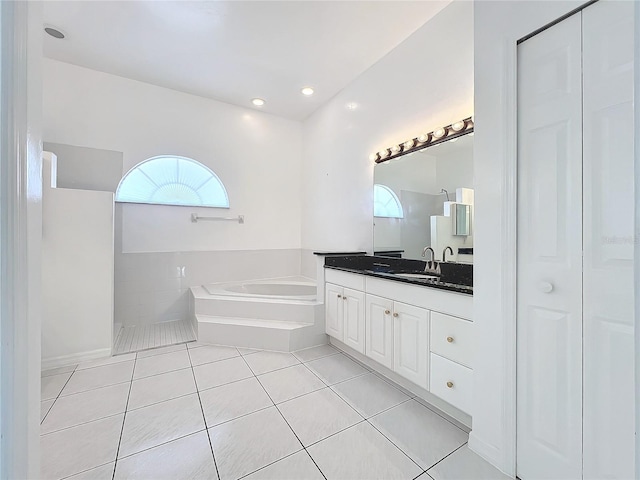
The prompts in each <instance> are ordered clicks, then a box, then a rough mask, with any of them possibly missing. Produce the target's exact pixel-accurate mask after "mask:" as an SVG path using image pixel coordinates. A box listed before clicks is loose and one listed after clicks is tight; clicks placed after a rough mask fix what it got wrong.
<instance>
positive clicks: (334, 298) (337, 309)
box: [324, 283, 344, 341]
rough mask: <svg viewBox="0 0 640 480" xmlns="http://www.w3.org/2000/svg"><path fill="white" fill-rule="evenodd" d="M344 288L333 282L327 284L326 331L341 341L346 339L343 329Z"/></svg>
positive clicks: (325, 302) (325, 303)
mask: <svg viewBox="0 0 640 480" xmlns="http://www.w3.org/2000/svg"><path fill="white" fill-rule="evenodd" d="M343 290H344V289H343V288H342V287H339V286H337V285H333V284H331V283H327V284H326V288H325V301H324V305H325V308H326V311H325V329H326V330H325V331H326V332H327V335H331V336H332V337H334V338H337V339H338V340H340V341H343V340H344V335H343V332H344V329H343V322H342V317H343V314H342V312H343V309H344V305H343V303H344V302H343V300H342V291H343Z"/></svg>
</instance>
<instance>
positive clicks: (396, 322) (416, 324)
mask: <svg viewBox="0 0 640 480" xmlns="http://www.w3.org/2000/svg"><path fill="white" fill-rule="evenodd" d="M428 354H429V310H426V309H424V308H419V307H415V306H413V305H407V304H406V303H400V302H393V370H394V371H395V372H396V373H398V374H400V375H402V376H403V377H405V378H407V379H408V380H411V381H412V382H413V383H415V384H416V385H420V386H421V387H422V388H427V389H428V388H429V357H428Z"/></svg>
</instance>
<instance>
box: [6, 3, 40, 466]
mask: <svg viewBox="0 0 640 480" xmlns="http://www.w3.org/2000/svg"><path fill="white" fill-rule="evenodd" d="M0 8H1V9H2V12H1V14H0V21H1V26H0V34H1V36H2V39H1V41H0V49H1V50H0V52H1V54H0V62H1V64H0V65H1V66H0V75H1V82H0V85H1V87H2V88H1V93H0V98H1V102H2V109H1V111H2V119H1V120H0V168H1V170H0V172H1V173H0V340H1V344H0V432H1V433H2V439H1V440H0V442H1V443H0V477H1V478H38V477H39V475H40V462H39V449H40V447H39V443H40V243H41V240H42V210H41V208H42V203H41V202H42V179H41V155H42V140H41V132H40V123H41V116H42V114H41V110H42V74H41V63H42V20H41V8H42V5H41V4H40V2H1V4H0Z"/></svg>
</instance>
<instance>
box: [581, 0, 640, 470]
mask: <svg viewBox="0 0 640 480" xmlns="http://www.w3.org/2000/svg"><path fill="white" fill-rule="evenodd" d="M633 3H634V2H608V1H600V2H598V3H596V4H594V5H592V6H590V7H588V8H586V9H585V10H584V11H583V14H582V15H583V66H584V67H583V68H584V80H583V82H584V107H583V108H584V167H583V168H584V306H583V309H584V312H583V316H584V477H585V478H590V479H603V478H615V479H631V478H634V418H635V414H634V413H635V412H634V369H633V364H634V351H633V349H634V346H633V310H634V308H633V300H634V279H633V237H634V217H633V216H634V210H635V209H634V195H633V194H634V192H633V173H634V166H633V135H634V129H633V8H634V5H633Z"/></svg>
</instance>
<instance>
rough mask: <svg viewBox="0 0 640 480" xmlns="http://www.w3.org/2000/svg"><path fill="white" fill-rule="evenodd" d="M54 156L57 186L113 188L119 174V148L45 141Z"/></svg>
mask: <svg viewBox="0 0 640 480" xmlns="http://www.w3.org/2000/svg"><path fill="white" fill-rule="evenodd" d="M43 148H44V150H45V151H46V152H53V153H55V154H56V156H57V157H58V175H57V183H58V187H59V188H78V189H82V190H102V191H105V192H115V191H116V189H117V188H118V184H119V183H120V179H121V178H122V152H114V151H113V150H101V149H98V148H87V147H77V146H75V145H63V144H60V143H49V142H45V143H44V145H43Z"/></svg>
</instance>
